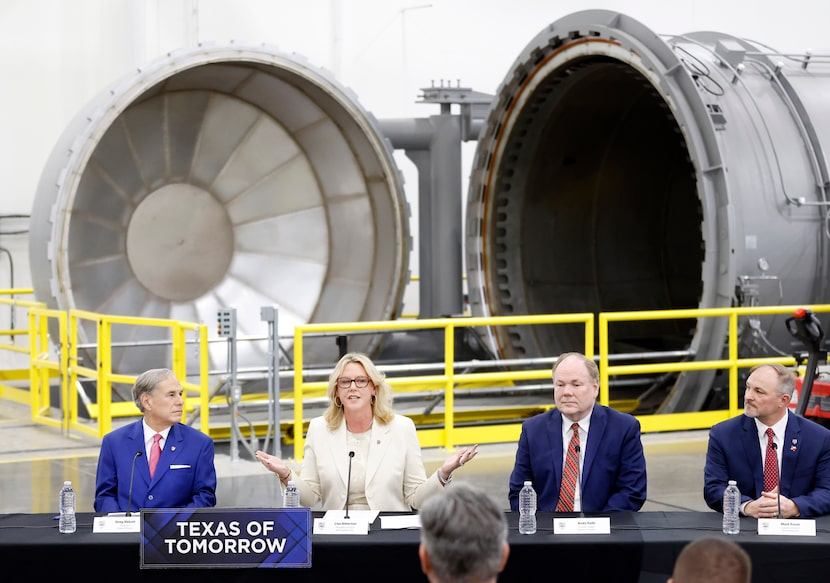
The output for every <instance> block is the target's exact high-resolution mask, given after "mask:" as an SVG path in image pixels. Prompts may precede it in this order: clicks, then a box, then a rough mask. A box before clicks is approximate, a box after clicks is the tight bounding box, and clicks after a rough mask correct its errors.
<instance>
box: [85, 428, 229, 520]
mask: <svg viewBox="0 0 830 583" xmlns="http://www.w3.org/2000/svg"><path fill="white" fill-rule="evenodd" d="M141 423H142V422H141V421H140V420H139V421H137V422H135V423H130V424H129V425H125V426H124V427H121V428H119V429H116V430H115V431H113V432H111V433H108V434H107V435H105V436H104V439H103V441H102V442H101V454H100V456H99V457H98V472H97V475H96V477H95V504H94V508H95V511H96V512H126V511H127V506H128V497H129V492H130V473H131V472H132V468H133V459H134V458H135V454H136V452H139V451H140V452H141V457H139V458H138V459H136V460H135V477H134V478H133V496H132V501H130V502H129V509H130V510H131V511H133V510H140V509H141V508H203V507H210V506H216V468H215V467H214V465H213V454H214V447H213V440H212V439H211V438H210V437H208V436H207V435H205V434H204V433H202V432H200V431H197V430H196V429H193V428H192V427H188V426H187V425H183V424H181V423H177V424H176V425H173V426H172V427H171V428H170V432H169V433H168V434H167V441H166V442H165V444H164V449H163V450H162V451H161V456H160V457H159V461H158V465H157V466H156V473H155V475H154V476H153V479H152V480H151V479H150V465H149V463H148V460H147V454H146V451H145V447H144V429H143V428H142V425H141Z"/></svg>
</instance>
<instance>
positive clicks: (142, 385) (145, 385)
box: [133, 368, 176, 413]
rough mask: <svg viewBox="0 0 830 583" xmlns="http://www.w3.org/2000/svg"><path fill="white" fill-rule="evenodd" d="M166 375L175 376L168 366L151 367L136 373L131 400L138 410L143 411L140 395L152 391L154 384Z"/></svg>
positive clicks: (166, 376)
mask: <svg viewBox="0 0 830 583" xmlns="http://www.w3.org/2000/svg"><path fill="white" fill-rule="evenodd" d="M168 377H173V378H175V377H176V375H174V374H173V371H172V370H170V369H169V368H153V369H150V370H148V371H145V372H143V373H141V374H140V375H138V377H137V378H136V379H135V384H134V385H133V401H135V406H136V407H138V410H139V411H141V412H142V413H144V405H143V404H142V403H141V395H143V394H144V393H152V392H153V389H155V388H156V385H157V384H159V383H160V382H161V381H163V380H164V379H166V378H168Z"/></svg>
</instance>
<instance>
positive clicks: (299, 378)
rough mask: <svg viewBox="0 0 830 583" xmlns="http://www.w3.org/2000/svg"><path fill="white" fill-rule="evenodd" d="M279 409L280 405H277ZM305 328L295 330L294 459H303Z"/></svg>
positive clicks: (299, 327) (298, 327) (300, 327)
mask: <svg viewBox="0 0 830 583" xmlns="http://www.w3.org/2000/svg"><path fill="white" fill-rule="evenodd" d="M276 405H277V407H279V403H277V404H276ZM304 444H305V440H304V439H303V327H302V326H297V327H296V328H294V459H298V460H299V459H302V458H303V447H304Z"/></svg>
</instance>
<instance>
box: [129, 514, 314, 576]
mask: <svg viewBox="0 0 830 583" xmlns="http://www.w3.org/2000/svg"><path fill="white" fill-rule="evenodd" d="M175 567H182V568H185V567H186V568H217V567H229V568H240V567H254V568H310V567H311V510H310V509H308V508H268V509H257V508H227V509H220V508H179V509H160V508H155V509H145V510H142V511H141V568H142V569H154V568H157V569H169V568H175Z"/></svg>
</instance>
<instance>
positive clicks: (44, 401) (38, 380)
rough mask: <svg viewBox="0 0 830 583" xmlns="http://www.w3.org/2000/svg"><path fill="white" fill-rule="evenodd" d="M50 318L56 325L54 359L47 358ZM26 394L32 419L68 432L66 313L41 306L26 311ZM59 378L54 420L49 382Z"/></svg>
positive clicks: (69, 408) (70, 409) (70, 406)
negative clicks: (27, 347) (27, 341)
mask: <svg viewBox="0 0 830 583" xmlns="http://www.w3.org/2000/svg"><path fill="white" fill-rule="evenodd" d="M50 319H53V320H54V322H55V325H56V326H57V331H56V333H57V338H56V339H55V341H56V344H57V359H56V360H53V359H52V358H50V352H51V350H50V343H49V341H50V335H49V323H50ZM29 339H30V353H29V354H30V356H29V373H30V374H29V391H30V396H29V398H30V400H31V408H32V420H34V421H37V422H38V423H42V424H44V425H51V426H53V427H61V428H62V429H64V430H68V429H69V421H70V417H71V411H72V406H73V405H75V415H77V405H76V404H74V403H72V402H71V401H70V400H69V380H68V379H69V375H68V373H69V351H68V350H67V346H68V345H67V336H66V312H63V311H61V310H50V309H47V308H45V307H32V308H31V309H30V310H29ZM53 378H60V385H59V387H60V403H59V407H60V412H61V417H60V418H59V419H55V418H54V417H53V416H52V414H51V411H52V396H51V392H50V387H51V379H53Z"/></svg>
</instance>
